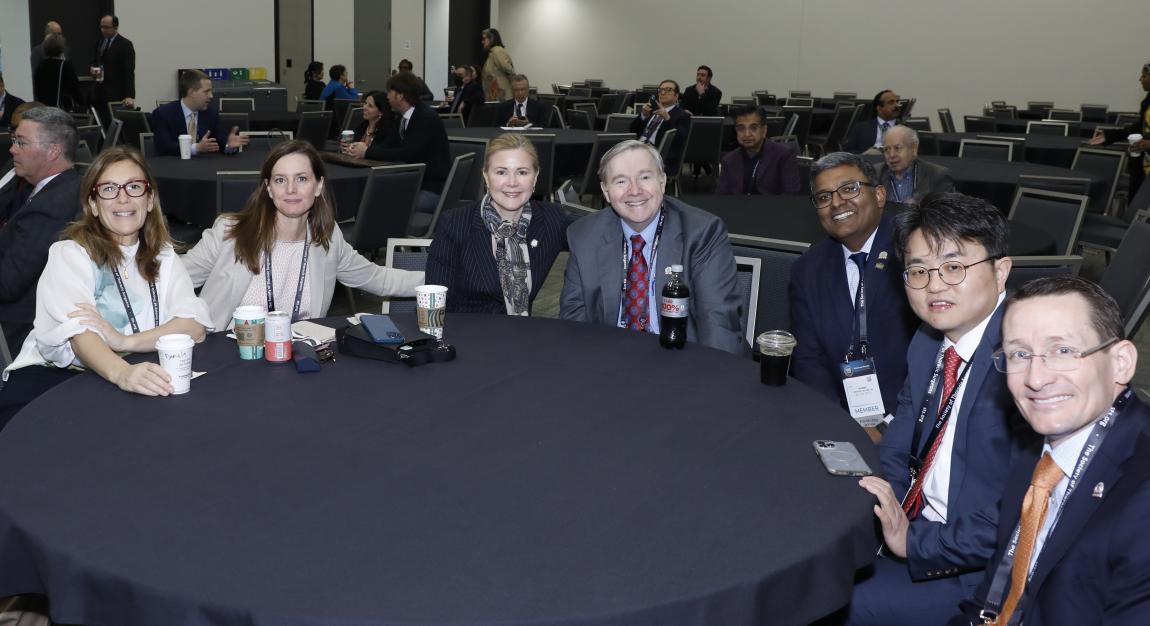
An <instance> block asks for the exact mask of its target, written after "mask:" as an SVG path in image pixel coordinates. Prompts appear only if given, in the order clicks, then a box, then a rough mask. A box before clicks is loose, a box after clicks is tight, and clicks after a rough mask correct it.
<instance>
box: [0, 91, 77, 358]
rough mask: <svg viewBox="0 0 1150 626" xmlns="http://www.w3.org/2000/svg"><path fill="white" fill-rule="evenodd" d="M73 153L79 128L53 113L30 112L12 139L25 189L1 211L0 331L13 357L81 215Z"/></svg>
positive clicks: (47, 109) (52, 110) (48, 110)
mask: <svg viewBox="0 0 1150 626" xmlns="http://www.w3.org/2000/svg"><path fill="white" fill-rule="evenodd" d="M75 151H76V123H75V122H74V121H73V120H72V116H71V115H69V114H67V113H65V112H64V111H61V110H60V109H57V108H54V107H37V108H32V109H28V110H27V111H25V112H24V117H23V119H22V120H21V121H20V125H19V126H17V127H16V132H15V133H13V137H12V148H11V150H10V152H11V153H12V162H13V165H14V170H15V172H16V176H19V177H20V178H22V179H24V181H25V182H26V183H27V185H26V186H25V187H24V188H23V190H22V191H21V194H26V195H22V197H17V198H11V199H10V201H9V202H8V203H4V204H3V206H0V326H3V327H4V337H5V339H7V341H8V349H9V351H10V352H11V354H16V353H18V352H19V351H20V345H21V344H22V343H24V337H26V336H27V335H28V331H30V330H31V329H32V320H34V319H35V317H36V281H37V280H39V279H40V273H41V272H43V271H44V264H45V263H47V262H48V248H49V247H50V246H51V245H52V244H53V243H55V241H56V240H57V239H59V237H60V231H61V230H63V229H64V226H66V225H67V224H68V222H70V221H72V220H74V219H76V216H77V215H78V214H79V212H80V175H79V174H77V173H76V171H75V170H73V169H72V155H73V154H74V153H75ZM13 187H15V185H13Z"/></svg>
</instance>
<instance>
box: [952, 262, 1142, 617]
mask: <svg viewBox="0 0 1150 626" xmlns="http://www.w3.org/2000/svg"><path fill="white" fill-rule="evenodd" d="M1004 309H1005V313H1004V315H1003V321H1002V351H1001V352H999V353H998V354H996V355H995V366H996V367H998V368H999V369H1001V370H1004V371H1005V372H1006V380H1007V384H1008V385H1009V387H1010V392H1011V394H1013V396H1014V402H1015V403H1016V404H1017V405H1018V408H1019V410H1020V411H1021V412H1022V416H1023V417H1024V418H1025V419H1026V421H1027V422H1029V423H1030V426H1031V427H1032V428H1033V429H1034V430H1035V431H1037V432H1038V434H1040V435H1043V436H1044V437H1045V441H1044V442H1042V443H1041V444H1040V445H1035V446H1033V447H1032V449H1029V450H1028V451H1027V452H1026V453H1025V454H1023V455H1020V456H1019V458H1018V459H1017V460H1016V461H1015V463H1014V465H1013V466H1012V468H1011V471H1010V478H1009V480H1008V483H1007V487H1006V491H1005V493H1004V494H1003V496H1002V510H1001V515H1000V518H999V519H1000V520H1001V522H1000V524H999V527H998V542H999V543H998V552H997V553H996V554H995V556H994V558H992V559H991V561H990V563H991V567H990V568H988V569H987V576H986V578H985V579H984V580H983V584H982V585H981V586H980V588H979V591H978V593H977V594H976V595H975V596H974V598H976V601H974V602H971V603H969V604H966V603H964V610H966V611H967V614H968V617H966V618H959V619H956V620H954V621H953V622H952V623H954V624H969V623H972V619H971V618H976V621H975V623H978V624H982V623H984V620H983V619H980V618H978V614H979V612H981V611H986V614H991V613H993V614H996V615H997V616H998V617H997V619H996V620H994V621H992V622H985V623H995V624H1016V623H1025V624H1043V625H1047V626H1049V625H1052V624H1053V625H1063V624H1065V625H1070V624H1074V625H1076V626H1077V625H1079V624H1109V625H1130V626H1133V625H1135V624H1137V625H1142V624H1146V623H1147V621H1148V619H1150V575H1148V574H1150V546H1148V545H1147V543H1146V520H1148V519H1150V408H1148V407H1147V406H1146V405H1144V404H1142V402H1140V401H1139V400H1138V399H1137V397H1135V396H1134V394H1133V393H1132V390H1131V389H1130V388H1129V387H1128V386H1127V384H1128V383H1129V382H1130V379H1131V378H1132V377H1133V376H1134V370H1135V368H1136V366H1137V363H1138V351H1137V349H1136V348H1135V346H1134V344H1132V343H1131V342H1129V341H1126V340H1124V339H1123V336H1124V333H1123V327H1122V316H1121V314H1120V313H1119V310H1118V305H1117V304H1116V303H1115V302H1114V299H1113V298H1111V297H1110V296H1109V295H1107V294H1106V292H1104V291H1103V290H1102V289H1101V288H1099V287H1098V286H1097V285H1095V284H1094V283H1091V282H1089V281H1086V280H1083V279H1081V278H1077V277H1072V276H1057V277H1049V278H1042V279H1039V280H1035V281H1031V282H1029V283H1027V284H1026V285H1023V286H1022V288H1021V289H1019V290H1018V291H1016V292H1014V293H1012V294H1011V296H1010V298H1008V299H1007V301H1006V303H1005V305H1004ZM1039 361H1041V362H1039ZM1076 474H1077V475H1078V477H1077V478H1072V477H1074V476H1075V475H1076ZM1016 528H1020V529H1022V530H1020V531H1019V536H1018V538H1017V539H1014V538H1013V535H1014V532H1015V529H1016ZM1011 548H1013V549H1011ZM991 589H995V590H996V592H993V593H992V592H991V591H990V590H991Z"/></svg>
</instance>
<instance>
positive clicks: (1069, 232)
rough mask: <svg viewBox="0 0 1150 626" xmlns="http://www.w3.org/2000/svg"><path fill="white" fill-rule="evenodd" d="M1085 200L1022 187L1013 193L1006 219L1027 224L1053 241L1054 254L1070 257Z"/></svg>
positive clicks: (1068, 194) (1064, 194)
mask: <svg viewBox="0 0 1150 626" xmlns="http://www.w3.org/2000/svg"><path fill="white" fill-rule="evenodd" d="M1089 201H1090V199H1089V198H1087V197H1086V196H1081V195H1077V194H1070V193H1059V192H1057V191H1045V190H1042V189H1030V188H1028V187H1022V188H1020V189H1018V191H1016V192H1015V193H1014V203H1013V204H1011V206H1010V213H1009V219H1010V221H1011V222H1013V223H1017V224H1027V225H1029V226H1033V227H1035V228H1037V229H1039V230H1042V231H1043V232H1045V233H1046V234H1048V235H1050V236H1051V237H1052V238H1054V251H1055V254H1063V255H1066V254H1070V253H1071V252H1073V251H1074V246H1075V245H1076V244H1077V243H1078V229H1079V228H1081V227H1082V216H1083V215H1084V214H1085V213H1086V204H1087V203H1088V202H1089Z"/></svg>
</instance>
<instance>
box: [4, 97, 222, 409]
mask: <svg viewBox="0 0 1150 626" xmlns="http://www.w3.org/2000/svg"><path fill="white" fill-rule="evenodd" d="M31 119H32V118H31V117H29V118H28V119H26V120H25V121H24V123H23V124H21V128H22V129H23V127H24V126H25V125H27V124H28V122H29V121H30V120H31ZM80 188H81V189H83V193H84V203H85V206H84V212H83V216H82V217H81V218H80V219H79V220H78V221H76V222H74V223H72V224H71V225H70V226H69V227H68V228H67V230H65V231H64V234H63V237H62V239H61V240H60V241H58V242H56V243H54V244H52V247H51V248H50V249H49V250H48V263H47V265H45V266H44V273H43V275H42V276H40V281H39V284H38V285H37V286H36V323H35V326H34V328H33V329H32V332H31V333H30V334H29V335H28V338H27V339H26V340H25V341H24V345H23V347H22V348H21V349H20V355H19V356H17V357H16V359H15V360H14V361H13V362H12V364H11V365H9V366H8V368H7V369H6V370H5V371H4V377H5V380H6V381H7V382H5V383H4V387H3V388H2V389H0V428H2V427H3V425H4V424H5V423H7V421H8V419H9V418H11V417H12V415H14V414H15V413H16V411H18V410H20V408H22V407H23V406H24V405H26V404H27V403H29V402H31V401H32V400H34V399H36V398H37V397H39V396H40V395H41V394H43V393H44V392H46V391H48V390H49V389H51V388H52V387H54V386H56V385H58V384H60V383H62V382H64V381H65V380H68V379H69V378H71V377H72V376H75V375H76V373H77V372H76V370H75V369H72V368H73V367H81V368H84V369H88V370H91V371H93V372H95V373H97V374H99V375H100V376H101V377H103V378H104V379H106V380H108V381H109V382H111V383H113V384H115V385H116V386H117V387H119V388H121V389H123V390H124V391H130V392H132V393H138V394H142V395H146V396H166V395H169V394H171V393H172V384H171V377H170V376H169V375H168V374H167V372H165V371H164V370H163V368H161V367H160V365H159V364H157V363H153V362H150V361H145V362H142V363H136V364H130V363H128V362H127V361H125V360H124V359H123V358H122V357H121V356H120V354H119V353H124V352H154V351H155V349H156V347H155V346H156V339H158V338H159V337H160V336H161V335H167V334H173V333H180V334H185V335H190V336H191V337H192V339H194V340H196V341H197V342H198V341H202V340H203V338H204V333H205V332H206V331H210V330H212V329H213V324H212V322H211V320H210V319H209V317H208V307H207V305H206V304H205V303H204V301H203V300H200V299H199V298H197V297H196V294H195V291H194V290H193V288H192V283H191V281H190V280H189V279H188V274H187V271H186V270H185V269H184V265H183V264H182V263H180V259H179V257H178V256H177V255H176V252H175V250H174V249H173V248H172V240H171V237H170V236H169V235H168V227H167V223H166V221H165V220H164V216H163V213H162V210H161V208H160V201H159V194H158V193H157V191H156V179H155V177H153V176H152V173H151V171H149V170H148V165H147V163H145V162H144V158H143V156H141V155H140V153H139V152H137V151H136V150H135V149H133V148H129V147H126V146H114V147H111V148H108V149H107V150H104V151H103V152H101V153H100V154H99V155H98V156H97V157H96V159H95V160H94V161H93V162H92V166H91V167H90V168H89V169H88V173H87V174H86V175H85V176H84V181H83V182H82V183H81V185H80Z"/></svg>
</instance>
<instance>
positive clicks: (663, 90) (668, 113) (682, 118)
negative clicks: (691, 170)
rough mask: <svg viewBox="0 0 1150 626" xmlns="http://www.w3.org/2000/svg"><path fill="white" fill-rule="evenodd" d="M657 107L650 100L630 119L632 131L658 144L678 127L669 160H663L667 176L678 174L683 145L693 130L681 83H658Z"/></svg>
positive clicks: (667, 81)
mask: <svg viewBox="0 0 1150 626" xmlns="http://www.w3.org/2000/svg"><path fill="white" fill-rule="evenodd" d="M656 104H658V107H655V106H652V104H651V103H650V102H647V103H645V104H644V105H643V107H642V108H641V109H640V110H639V114H638V115H636V116H635V119H633V120H631V132H633V133H635V137H636V138H637V139H638V140H639V141H642V142H643V143H649V144H651V145H653V146H655V147H656V148H658V147H659V144H660V143H661V142H662V141H663V135H666V134H667V131H669V130H671V129H672V128H673V129H675V130H677V131H678V132H677V133H675V138H674V139H673V140H672V142H671V149H670V152H668V153H667V160H666V162H665V163H663V166H664V167H665V168H667V169H666V173H667V176H668V177H675V176H678V175H679V165H680V164H682V162H683V148H684V147H686V145H687V135H688V134H690V132H691V114H690V113H688V112H687V111H686V110H685V109H683V107H681V106H679V83H677V82H675V81H673V80H665V81H663V82H661V83H659V95H658V96H656Z"/></svg>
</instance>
